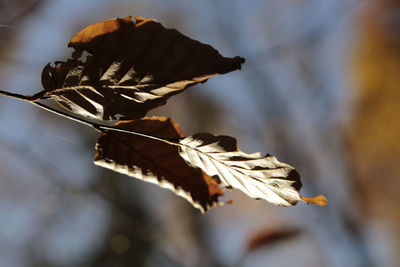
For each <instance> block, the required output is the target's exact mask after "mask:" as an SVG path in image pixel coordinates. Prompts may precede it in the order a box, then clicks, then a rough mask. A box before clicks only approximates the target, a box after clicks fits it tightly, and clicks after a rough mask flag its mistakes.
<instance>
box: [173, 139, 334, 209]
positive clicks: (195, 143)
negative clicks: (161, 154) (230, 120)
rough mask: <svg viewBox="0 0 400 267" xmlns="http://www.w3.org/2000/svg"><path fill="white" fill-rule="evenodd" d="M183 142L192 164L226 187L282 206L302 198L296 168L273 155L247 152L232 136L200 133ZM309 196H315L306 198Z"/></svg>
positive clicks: (183, 150) (184, 154) (295, 202)
mask: <svg viewBox="0 0 400 267" xmlns="http://www.w3.org/2000/svg"><path fill="white" fill-rule="evenodd" d="M180 144H181V150H180V152H179V153H180V154H181V156H182V157H183V158H184V159H185V160H186V161H187V162H188V163H189V164H190V165H192V166H193V167H198V168H200V169H202V170H203V171H204V172H205V173H207V174H208V175H210V176H212V177H218V178H219V182H220V184H221V185H223V186H225V187H227V188H230V187H233V188H236V189H239V190H241V191H243V192H244V193H246V194H247V195H249V196H250V197H252V198H256V199H265V200H267V201H269V202H271V203H273V204H275V205H280V206H292V205H296V204H297V202H298V201H299V200H301V199H302V196H300V193H299V190H300V188H301V186H302V185H301V181H300V176H299V174H298V173H297V171H296V170H295V169H294V168H293V167H291V166H290V165H288V164H286V163H282V162H279V161H278V160H277V159H276V158H275V157H273V156H271V155H266V156H263V155H261V154H260V153H252V154H248V153H244V152H243V151H241V150H239V149H238V148H237V144H236V139H234V138H233V137H230V136H214V135H212V134H209V133H200V134H195V135H193V136H189V137H186V138H185V139H183V140H181V141H180ZM322 198H324V199H325V197H323V196H322ZM310 199H313V198H307V200H310ZM325 200H326V199H325ZM311 202H313V201H311ZM311 202H310V201H307V203H311ZM313 203H315V204H318V205H319V204H324V203H322V202H320V201H314V202H313Z"/></svg>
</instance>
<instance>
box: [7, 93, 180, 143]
mask: <svg viewBox="0 0 400 267" xmlns="http://www.w3.org/2000/svg"><path fill="white" fill-rule="evenodd" d="M45 93H46V91H41V92H39V93H37V94H35V95H33V96H29V95H28V96H26V95H21V94H15V93H10V92H7V91H3V90H0V95H4V96H8V97H11V98H15V99H18V100H22V101H26V102H28V103H30V104H32V105H35V106H37V107H39V108H41V109H44V110H46V111H48V112H50V113H53V114H56V115H58V116H61V117H64V118H67V119H69V120H72V121H76V122H79V123H81V124H84V125H86V126H89V127H91V128H93V129H95V130H96V131H98V132H103V131H104V130H107V131H115V132H121V133H127V134H133V135H136V136H142V137H145V138H149V139H153V140H157V141H160V142H163V143H166V144H169V145H174V146H180V144H179V143H176V142H174V141H172V140H168V139H163V138H160V137H157V136H153V135H149V134H145V133H140V132H136V131H131V130H126V129H121V128H117V127H115V126H107V125H103V124H100V123H96V122H90V121H87V120H84V119H81V118H78V117H75V116H72V115H71V114H68V113H64V112H62V111H59V110H57V109H55V108H52V107H49V106H47V105H45V104H43V103H40V102H38V101H37V100H40V99H44V98H47V97H45V96H44V95H45ZM102 130H103V131H102Z"/></svg>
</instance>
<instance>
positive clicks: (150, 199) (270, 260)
mask: <svg viewBox="0 0 400 267" xmlns="http://www.w3.org/2000/svg"><path fill="white" fill-rule="evenodd" d="M128 15H140V16H142V17H146V18H154V19H156V20H158V21H159V22H161V23H162V24H163V25H164V26H166V27H168V28H177V29H178V30H180V31H181V32H182V33H184V34H186V35H188V36H189V37H191V38H194V39H197V40H200V41H201V42H204V43H208V44H211V45H212V46H213V47H215V48H216V49H218V50H219V51H220V52H221V53H222V54H223V55H224V56H229V57H233V56H242V57H245V58H246V63H245V64H244V65H243V68H242V70H241V71H236V72H232V73H229V74H227V75H223V76H219V77H215V78H212V79H210V80H209V81H208V82H207V83H205V84H202V85H198V86H194V87H192V88H191V89H189V90H187V91H186V92H184V93H182V94H180V95H178V96H174V97H173V98H171V99H170V100H169V101H168V105H166V106H164V107H161V108H159V109H157V110H154V111H152V112H151V114H150V115H164V116H170V117H172V118H174V119H175V121H177V122H178V123H179V124H180V126H181V129H182V130H183V132H184V134H185V135H190V134H193V133H196V132H202V131H208V132H212V133H214V134H226V135H231V136H235V137H236V138H237V139H238V144H239V146H240V148H241V149H242V150H243V151H245V152H256V151H260V152H268V153H270V154H273V155H275V156H277V158H278V159H279V160H280V161H283V162H287V163H289V164H290V165H292V166H294V167H295V168H296V169H297V170H298V171H299V172H300V174H301V175H302V182H303V190H302V194H303V195H306V196H311V195H315V194H321V193H322V194H324V195H325V196H326V197H327V198H328V200H329V205H328V206H326V207H318V206H308V205H306V204H304V203H299V204H298V205H297V206H295V207H291V208H283V207H275V206H272V205H271V204H269V203H267V202H265V201H255V200H253V199H251V198H249V197H247V196H246V195H244V194H242V193H241V192H239V191H231V192H229V193H228V194H227V196H226V197H225V198H226V200H233V204H232V205H227V206H224V207H218V208H214V209H212V210H210V211H209V212H208V213H207V214H205V215H202V214H201V213H200V212H199V211H198V210H196V209H194V208H193V207H192V206H191V205H190V204H189V203H187V202H186V201H185V200H184V199H182V198H180V197H178V196H176V195H175V194H173V193H172V192H170V191H168V190H165V189H162V188H159V187H157V186H155V185H153V184H148V183H144V182H142V181H139V180H137V179H132V178H130V177H128V176H124V175H121V174H116V173H113V172H111V171H108V170H105V169H102V168H100V167H97V166H95V165H93V163H92V159H93V156H94V144H95V140H96V139H97V138H98V134H97V133H96V132H95V131H93V130H92V129H90V128H88V127H85V126H82V125H79V124H77V123H75V122H72V121H69V120H66V119H63V118H59V117H57V116H55V115H53V114H49V113H46V112H45V111H42V110H40V109H38V108H36V107H34V106H32V105H29V104H27V103H23V102H21V101H16V100H13V99H9V98H6V97H0V266H1V267H28V266H34V267H36V266H37V267H39V266H40V267H46V266H48V267H51V266H54V267H58V266H62V267H70V266H71V267H72V266H74V267H75V266H78V267H92V266H93V267H97V266H100V267H102V266H104V267H109V266H110V267H119V266H294V265H296V266H308V267H309V266H311V267H312V266H332V267H333V266H399V265H400V254H399V251H400V223H399V220H400V208H399V207H398V203H399V201H400V177H399V175H400V164H399V160H400V139H399V137H400V74H399V72H400V1H399V0H325V1H320V0H248V1H240V0H218V1H187V0H170V1H161V0H147V1H134V0H132V1H129V0H125V1H123V0H115V1H106V0H87V1H86V0H85V1H83V0H80V1H77V0H51V1H50V0H0V89H1V90H7V91H11V92H15V93H20V94H34V93H36V92H39V91H40V90H42V89H41V88H42V87H41V82H40V75H41V71H42V68H43V67H44V66H45V65H46V64H47V63H48V62H53V61H56V60H65V59H67V58H68V56H69V54H70V53H71V50H70V49H67V48H66V45H67V43H68V41H69V40H70V38H71V37H72V36H73V35H74V34H75V33H77V32H78V31H79V30H81V29H82V28H84V27H85V26H87V25H89V24H93V23H96V22H99V21H102V20H105V19H108V18H112V17H126V16H128ZM396 125H397V126H396Z"/></svg>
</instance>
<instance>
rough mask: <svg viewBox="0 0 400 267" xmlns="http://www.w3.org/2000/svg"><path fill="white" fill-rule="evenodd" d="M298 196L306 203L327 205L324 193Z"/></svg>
mask: <svg viewBox="0 0 400 267" xmlns="http://www.w3.org/2000/svg"><path fill="white" fill-rule="evenodd" d="M300 198H301V199H302V200H303V201H304V202H306V203H307V204H316V205H318V206H326V205H328V200H327V199H326V197H325V196H324V195H318V196H315V197H303V196H300Z"/></svg>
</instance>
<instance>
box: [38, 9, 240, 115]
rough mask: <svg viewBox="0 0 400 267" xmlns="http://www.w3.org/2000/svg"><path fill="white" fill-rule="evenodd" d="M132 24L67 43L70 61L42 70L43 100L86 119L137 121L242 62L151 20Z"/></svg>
mask: <svg viewBox="0 0 400 267" xmlns="http://www.w3.org/2000/svg"><path fill="white" fill-rule="evenodd" d="M135 20H136V21H135V22H134V21H132V20H131V18H130V17H127V18H124V19H119V18H117V19H111V20H107V21H103V22H100V23H97V24H93V25H90V26H88V27H86V28H85V29H83V30H82V31H80V32H79V33H78V34H76V35H75V36H74V37H73V38H72V39H71V41H70V43H69V46H70V47H73V48H74V50H75V52H74V53H73V54H72V58H71V59H69V60H68V61H66V62H56V65H55V67H52V66H50V65H47V66H46V67H45V68H44V69H43V72H42V84H43V86H44V88H45V91H46V94H45V95H44V97H50V98H52V99H54V100H55V101H56V102H57V103H59V104H60V105H62V106H63V107H64V108H66V109H68V110H70V111H72V112H74V113H77V114H80V115H83V116H86V117H90V118H95V119H102V120H113V119H118V118H121V119H138V118H141V117H143V116H144V115H145V114H146V113H147V112H148V111H149V110H151V109H153V108H155V107H158V106H161V105H164V104H165V103H166V101H167V99H168V98H169V97H170V96H172V95H175V94H178V93H180V92H182V91H183V90H185V89H186V88H188V87H189V86H192V85H194V84H197V83H200V82H205V81H206V80H207V79H208V78H210V77H212V76H215V75H218V74H224V73H228V72H230V71H233V70H237V69H240V66H241V64H242V63H243V62H244V59H243V58H240V57H235V58H225V57H223V56H221V55H220V54H219V53H218V51H217V50H215V49H214V48H212V47H211V46H209V45H206V44H203V43H200V42H198V41H196V40H193V39H190V38H188V37H186V36H184V35H183V34H181V33H180V32H178V31H176V30H174V29H166V28H164V27H163V26H162V25H161V24H160V23H158V22H156V21H154V20H148V19H143V18H141V17H135ZM84 51H85V52H88V53H89V55H88V56H87V57H86V59H84V58H83V56H81V55H82V52H84Z"/></svg>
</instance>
